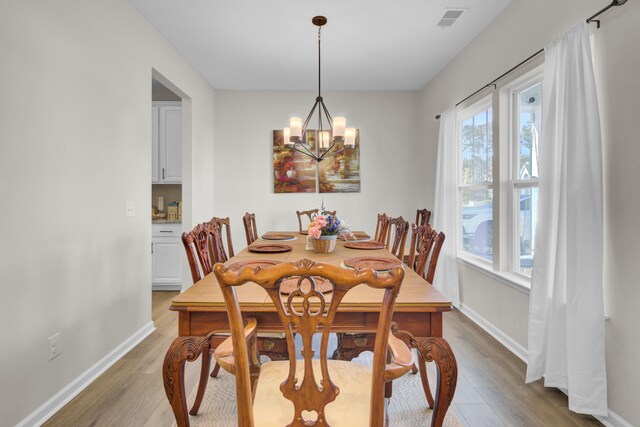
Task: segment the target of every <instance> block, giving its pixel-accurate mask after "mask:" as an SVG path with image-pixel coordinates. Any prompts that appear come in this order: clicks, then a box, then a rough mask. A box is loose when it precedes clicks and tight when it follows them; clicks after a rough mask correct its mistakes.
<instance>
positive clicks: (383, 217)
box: [373, 213, 389, 243]
mask: <svg viewBox="0 0 640 427" xmlns="http://www.w3.org/2000/svg"><path fill="white" fill-rule="evenodd" d="M388 228H389V217H388V216H387V214H385V213H382V214H378V221H377V222H376V232H375V234H374V237H373V240H375V241H376V242H380V243H385V242H386V239H387V230H388Z"/></svg>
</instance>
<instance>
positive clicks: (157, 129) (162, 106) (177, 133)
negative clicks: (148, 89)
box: [151, 102, 182, 184]
mask: <svg viewBox="0 0 640 427" xmlns="http://www.w3.org/2000/svg"><path fill="white" fill-rule="evenodd" d="M152 110H153V120H152V123H153V129H152V135H153V148H152V162H153V164H152V167H151V169H152V178H151V179H152V181H153V182H154V183H160V184H167V183H172V184H176V183H177V184H179V183H181V182H182V106H181V104H180V102H154V103H153V107H152Z"/></svg>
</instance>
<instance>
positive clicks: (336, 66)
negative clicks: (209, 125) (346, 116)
mask: <svg viewBox="0 0 640 427" xmlns="http://www.w3.org/2000/svg"><path fill="white" fill-rule="evenodd" d="M130 1H131V3H133V5H134V6H135V7H136V8H137V9H138V10H139V11H140V12H141V13H142V14H143V15H144V16H145V17H146V18H147V19H148V20H149V21H150V22H151V23H152V24H153V25H154V26H155V27H156V28H157V29H158V30H159V31H160V32H161V33H162V34H163V35H164V36H165V37H166V38H167V39H168V40H169V42H171V44H172V45H173V46H174V47H175V48H176V49H177V50H178V51H179V52H180V53H181V54H182V55H183V56H184V57H185V58H186V59H187V61H189V63H190V64H191V65H192V66H193V67H194V68H195V69H196V70H197V71H198V72H199V73H200V74H201V75H202V76H203V77H204V78H205V79H206V80H207V81H208V82H209V84H210V85H211V86H212V87H213V88H214V89H218V90H312V89H313V90H315V89H316V88H317V84H318V82H317V79H318V75H317V67H318V63H317V44H316V42H317V27H314V26H313V24H312V23H311V18H312V17H313V16H314V15H324V16H326V17H327V18H328V23H327V25H326V26H324V27H323V29H322V86H323V89H329V90H418V89H421V88H423V87H424V86H425V85H426V84H427V82H428V81H429V80H430V79H432V78H433V77H434V76H435V75H436V74H437V73H438V71H440V70H441V69H442V68H443V67H444V66H445V65H446V64H447V63H448V62H449V61H450V60H451V59H453V57H455V55H456V54H457V53H458V52H460V51H461V50H462V49H463V48H464V46H466V45H467V43H469V42H470V41H471V40H472V39H473V38H474V37H475V36H476V35H478V33H480V31H482V29H484V28H485V27H486V26H487V25H488V24H489V23H490V22H491V21H492V20H493V19H494V18H495V17H496V16H497V15H498V14H499V13H500V12H501V11H502V10H503V9H504V8H505V7H506V6H507V5H508V4H509V3H510V2H511V0H393V1H392V0H349V1H345V0H322V1H321V0H313V1H311V0H302V1H301V0H268V1H267V0H214V1H212V0H188V1H177V0H130ZM449 9H464V13H462V15H461V16H460V18H459V19H458V20H457V21H456V22H455V23H454V24H453V25H452V26H451V27H448V28H441V27H438V26H437V24H438V22H439V21H440V19H441V18H442V16H443V15H444V13H445V12H447V10H449Z"/></svg>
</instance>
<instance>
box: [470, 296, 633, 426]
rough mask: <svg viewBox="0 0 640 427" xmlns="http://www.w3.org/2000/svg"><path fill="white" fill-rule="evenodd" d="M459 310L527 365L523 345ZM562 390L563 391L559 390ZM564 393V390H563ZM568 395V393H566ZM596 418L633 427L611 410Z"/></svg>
mask: <svg viewBox="0 0 640 427" xmlns="http://www.w3.org/2000/svg"><path fill="white" fill-rule="evenodd" d="M459 310H460V312H461V313H462V314H464V315H465V316H467V317H468V318H469V319H471V321H472V322H473V323H475V324H476V325H478V326H480V327H481V328H482V329H484V331H485V332H487V333H488V334H489V335H491V336H492V337H493V338H495V339H496V340H497V341H498V342H499V343H500V344H502V345H503V346H505V347H506V348H507V350H509V351H510V352H512V353H513V354H515V355H516V356H517V357H518V358H519V359H520V360H522V361H523V362H524V363H527V349H526V348H524V347H523V346H522V345H520V344H518V343H517V342H516V341H515V340H513V339H512V338H511V337H509V336H508V335H507V334H505V333H504V332H502V331H501V330H500V329H498V328H497V327H496V326H495V325H494V324H493V323H491V322H489V321H488V320H487V319H485V318H484V317H482V316H480V315H479V314H478V313H476V312H475V311H473V310H472V309H470V308H469V307H468V306H466V305H464V304H462V303H461V304H460V307H459ZM559 390H561V389H559ZM562 391H564V390H562ZM565 393H566V392H565ZM595 418H596V419H597V420H598V421H600V422H601V423H602V424H604V425H605V426H606V427H633V426H632V425H631V423H629V422H627V421H626V420H625V419H624V418H622V417H621V416H620V415H618V414H616V413H615V412H613V411H612V410H611V409H609V415H608V416H607V417H599V416H595Z"/></svg>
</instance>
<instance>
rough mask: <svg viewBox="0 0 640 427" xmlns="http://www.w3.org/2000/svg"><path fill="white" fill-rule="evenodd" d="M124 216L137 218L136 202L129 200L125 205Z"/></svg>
mask: <svg viewBox="0 0 640 427" xmlns="http://www.w3.org/2000/svg"><path fill="white" fill-rule="evenodd" d="M124 216H127V217H128V216H136V202H134V201H133V200H127V201H126V202H125V203H124Z"/></svg>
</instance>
